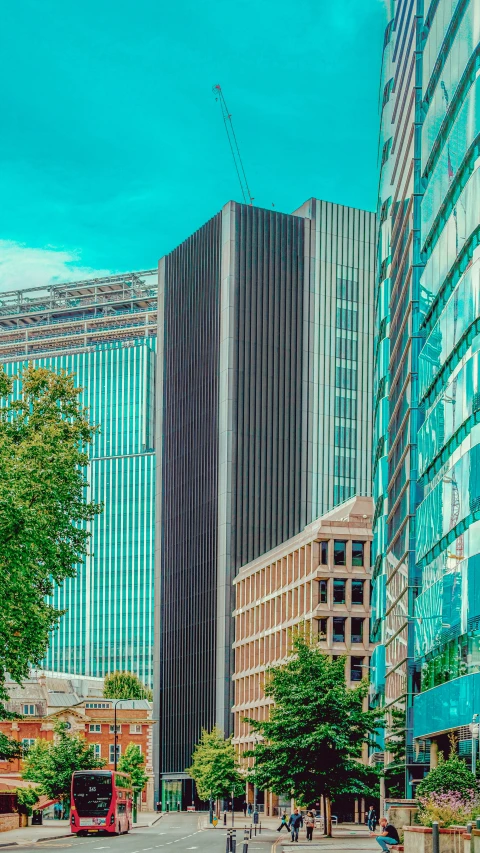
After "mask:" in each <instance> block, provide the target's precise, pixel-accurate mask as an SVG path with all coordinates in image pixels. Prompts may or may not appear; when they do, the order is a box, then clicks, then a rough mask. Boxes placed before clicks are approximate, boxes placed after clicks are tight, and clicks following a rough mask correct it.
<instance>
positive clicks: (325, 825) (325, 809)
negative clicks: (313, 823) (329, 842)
mask: <svg viewBox="0 0 480 853" xmlns="http://www.w3.org/2000/svg"><path fill="white" fill-rule="evenodd" d="M322 804H323V834H324V835H326V834H327V798H326V797H325V794H322Z"/></svg>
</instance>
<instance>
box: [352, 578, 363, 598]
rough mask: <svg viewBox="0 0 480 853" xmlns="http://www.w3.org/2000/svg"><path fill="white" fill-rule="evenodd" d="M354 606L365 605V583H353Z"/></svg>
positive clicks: (355, 581)
mask: <svg viewBox="0 0 480 853" xmlns="http://www.w3.org/2000/svg"><path fill="white" fill-rule="evenodd" d="M352 604H363V581H357V580H354V581H352Z"/></svg>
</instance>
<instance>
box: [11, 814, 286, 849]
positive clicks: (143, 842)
mask: <svg viewBox="0 0 480 853" xmlns="http://www.w3.org/2000/svg"><path fill="white" fill-rule="evenodd" d="M204 822H205V815H198V814H195V815H194V814H192V815H186V814H180V815H179V814H170V815H165V816H164V817H163V818H162V819H161V820H160V821H159V822H158V823H157V824H155V826H148V827H142V828H138V829H133V830H131V831H130V832H129V833H128V835H118V836H117V835H111V836H108V835H98V836H93V837H92V836H90V837H88V838H84V837H80V838H78V837H77V836H75V835H72V836H68V837H66V838H58V839H54V840H52V841H37V842H35V843H31V842H28V843H22V844H16V845H15V846H11V847H5V848H3V850H4V851H5V853H8V851H9V850H12V851H15V850H19V851H20V850H22V851H24V850H27V851H28V850H30V851H33V850H35V851H37V853H39V851H46V853H50V851H52V853H56V851H57V850H70V851H72V853H73V851H74V850H76V849H77V848H78V850H79V853H97V851H99V853H101V851H103V853H157V851H158V850H162V853H225V845H226V838H225V836H226V829H225V827H223V826H221V825H219V826H218V827H217V828H216V829H203V828H201V827H203V825H204ZM2 841H3V838H2ZM242 841H243V824H242V829H240V827H237V845H238V846H237V850H238V853H242V846H241V845H242ZM265 841H266V839H265ZM270 845H271V842H270V843H263V844H261V843H260V841H259V840H257V839H253V838H252V840H251V842H250V844H249V849H248V853H262V852H263V853H269V851H270ZM3 850H2V853H3Z"/></svg>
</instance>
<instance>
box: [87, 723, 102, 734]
mask: <svg viewBox="0 0 480 853" xmlns="http://www.w3.org/2000/svg"><path fill="white" fill-rule="evenodd" d="M88 731H89V732H101V731H102V727H101V725H100V723H90V725H89V727H88Z"/></svg>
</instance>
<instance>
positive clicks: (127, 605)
mask: <svg viewBox="0 0 480 853" xmlns="http://www.w3.org/2000/svg"><path fill="white" fill-rule="evenodd" d="M151 278H152V281H151V283H150V285H149V287H148V288H146V287H145V286H144V284H142V283H139V284H138V287H137V285H135V286H134V288H133V287H132V284H131V282H128V283H126V282H125V281H124V280H120V281H119V282H117V281H110V280H108V281H105V282H102V283H99V282H98V281H97V282H92V283H88V284H87V283H86V282H82V283H81V285H79V284H76V285H69V286H59V287H57V288H51V289H50V291H49V292H48V293H42V294H38V292H37V291H36V290H32V291H21V292H19V293H17V294H6V295H5V296H4V303H3V306H1V307H0V360H1V361H2V363H3V366H4V368H5V371H6V372H7V374H8V375H10V376H16V375H18V374H19V373H21V370H22V368H24V367H25V366H26V365H27V364H28V363H32V362H33V363H34V364H35V365H38V366H43V367H47V368H49V369H50V370H54V371H56V372H58V371H60V370H65V371H66V372H67V373H73V374H74V375H75V381H76V384H77V385H78V386H79V387H80V388H82V389H83V390H82V393H81V396H80V400H81V402H82V404H83V405H84V406H86V407H87V408H88V411H89V417H90V419H91V422H92V423H95V424H98V425H99V426H100V431H99V432H98V433H97V435H96V436H95V438H94V441H93V445H92V447H91V451H90V465H89V468H88V470H87V479H88V481H89V488H88V497H89V499H91V500H93V501H95V502H99V503H103V504H104V511H103V513H102V514H101V515H99V516H97V517H96V518H95V519H94V521H93V522H92V524H91V534H92V535H91V540H90V546H89V551H90V553H89V555H88V556H87V557H86V559H85V562H84V563H83V564H81V565H79V566H77V575H76V577H75V578H72V579H67V580H66V581H65V583H64V584H63V586H62V587H59V588H57V589H56V591H55V593H54V598H53V602H54V604H55V606H56V607H57V608H59V609H61V610H65V611H66V612H65V614H64V615H63V616H62V617H61V619H60V623H59V627H58V629H57V630H56V631H54V632H53V634H52V636H51V640H50V646H49V649H48V653H47V657H46V660H45V661H44V666H45V667H46V668H48V669H52V670H57V671H64V672H69V673H73V674H79V675H91V676H103V675H105V674H106V673H108V672H111V671H112V670H115V669H121V670H130V671H132V672H135V673H137V675H138V676H139V677H140V678H141V679H142V681H144V682H146V683H147V684H149V685H151V684H152V681H153V607H154V605H153V583H154V526H155V518H154V513H155V497H154V496H155V453H154V417H155V358H156V343H157V338H156V310H157V307H156V296H157V277H156V271H155V275H154V277H153V276H152V277H151ZM133 290H134V292H133ZM12 351H13V352H12ZM14 352H19V353H24V357H23V358H22V357H21V356H20V357H19V355H17V357H15V355H14ZM19 384H20V380H17V381H16V382H15V384H14V393H18V390H19Z"/></svg>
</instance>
